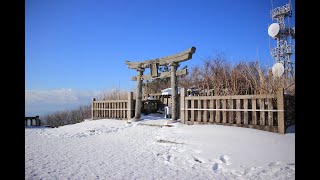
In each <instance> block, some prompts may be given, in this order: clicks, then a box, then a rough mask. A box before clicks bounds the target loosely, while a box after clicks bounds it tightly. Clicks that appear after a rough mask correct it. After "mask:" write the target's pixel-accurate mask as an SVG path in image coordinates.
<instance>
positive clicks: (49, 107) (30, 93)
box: [25, 88, 100, 115]
mask: <svg viewBox="0 0 320 180" xmlns="http://www.w3.org/2000/svg"><path fill="white" fill-rule="evenodd" d="M99 93H100V92H98V91H80V90H72V89H70V88H61V89H53V90H26V91H25V113H26V115H27V114H28V115H33V114H46V113H48V112H53V111H59V110H66V109H70V108H74V107H78V106H80V105H89V104H90V102H91V100H92V98H93V97H96V96H97V95H98V94H99Z"/></svg>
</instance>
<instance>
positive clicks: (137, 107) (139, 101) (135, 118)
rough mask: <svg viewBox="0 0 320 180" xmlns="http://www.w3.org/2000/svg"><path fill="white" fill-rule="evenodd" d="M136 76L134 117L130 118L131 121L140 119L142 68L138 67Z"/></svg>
mask: <svg viewBox="0 0 320 180" xmlns="http://www.w3.org/2000/svg"><path fill="white" fill-rule="evenodd" d="M137 71H138V76H137V77H138V78H137V81H138V82H137V90H136V95H137V99H136V107H135V115H134V118H133V119H132V120H131V121H133V122H135V121H140V120H141V107H142V102H141V101H142V76H143V72H144V68H138V69H137Z"/></svg>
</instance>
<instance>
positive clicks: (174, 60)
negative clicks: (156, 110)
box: [125, 47, 196, 121]
mask: <svg viewBox="0 0 320 180" xmlns="http://www.w3.org/2000/svg"><path fill="white" fill-rule="evenodd" d="M195 51H196V48H195V47H191V48H189V49H187V50H185V51H183V52H181V53H178V54H175V55H171V56H166V57H162V58H156V59H151V60H145V61H140V62H130V61H125V63H126V64H127V65H128V68H130V69H136V70H137V71H138V75H137V76H134V77H132V78H131V80H133V81H137V91H136V92H137V99H136V107H135V117H134V118H133V119H132V120H131V121H139V120H141V100H142V81H143V80H151V79H155V78H165V77H171V89H172V120H173V121H176V120H177V118H178V110H177V97H178V87H177V76H181V75H185V74H188V71H187V68H183V69H181V70H178V71H177V68H178V67H179V63H180V62H183V61H187V60H189V59H191V58H192V54H193V53H195ZM164 65H169V66H170V67H171V70H170V72H163V73H161V74H159V72H158V67H159V66H164ZM145 68H150V74H147V75H143V72H144V70H145Z"/></svg>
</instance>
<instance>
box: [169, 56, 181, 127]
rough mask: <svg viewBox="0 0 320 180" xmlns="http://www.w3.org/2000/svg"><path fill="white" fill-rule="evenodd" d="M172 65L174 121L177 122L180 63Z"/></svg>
mask: <svg viewBox="0 0 320 180" xmlns="http://www.w3.org/2000/svg"><path fill="white" fill-rule="evenodd" d="M169 65H170V67H171V71H170V72H171V91H172V96H171V98H172V101H171V102H172V121H173V122H176V121H177V119H178V113H177V112H178V110H177V100H178V86H177V75H176V72H177V67H178V66H179V63H176V62H172V63H170V64H169Z"/></svg>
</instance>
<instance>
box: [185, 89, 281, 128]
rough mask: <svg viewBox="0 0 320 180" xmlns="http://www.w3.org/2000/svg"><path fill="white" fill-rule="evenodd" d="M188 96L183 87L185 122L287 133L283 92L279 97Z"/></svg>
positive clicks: (271, 95)
mask: <svg viewBox="0 0 320 180" xmlns="http://www.w3.org/2000/svg"><path fill="white" fill-rule="evenodd" d="M186 95H187V92H186V90H185V89H184V88H182V89H181V96H180V97H181V98H180V107H181V108H180V119H181V122H182V123H185V124H222V125H231V126H240V127H249V128H255V129H260V130H265V131H272V132H278V133H280V134H284V133H285V124H284V99H283V97H284V96H283V89H281V90H279V91H278V92H277V93H276V94H265V95H234V96H186Z"/></svg>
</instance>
